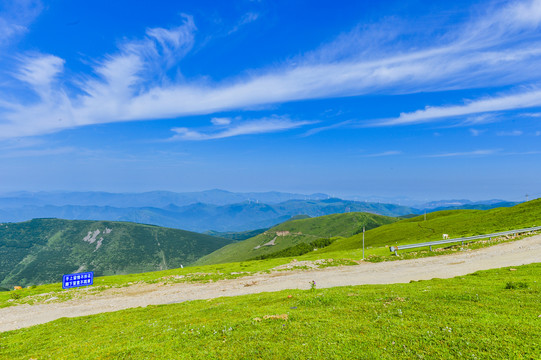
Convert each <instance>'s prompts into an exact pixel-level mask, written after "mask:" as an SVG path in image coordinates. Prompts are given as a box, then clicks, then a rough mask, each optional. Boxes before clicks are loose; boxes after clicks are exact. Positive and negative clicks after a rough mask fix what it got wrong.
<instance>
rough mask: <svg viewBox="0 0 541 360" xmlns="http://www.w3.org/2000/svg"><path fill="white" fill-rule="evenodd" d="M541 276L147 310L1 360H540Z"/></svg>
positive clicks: (26, 344)
mask: <svg viewBox="0 0 541 360" xmlns="http://www.w3.org/2000/svg"><path fill="white" fill-rule="evenodd" d="M540 281H541V264H532V265H527V266H520V267H517V268H516V270H514V271H511V269H509V268H502V269H495V270H489V271H480V272H476V273H473V274H470V275H467V276H461V277H457V278H453V279H445V280H443V279H433V280H428V281H419V282H412V283H409V284H394V285H364V286H354V287H339V288H331V289H317V284H316V287H315V288H314V289H312V290H304V291H302V290H287V291H281V292H276V293H262V294H256V295H249V296H239V297H230V298H217V299H212V300H202V301H191V302H186V303H181V304H172V305H161V306H148V307H146V308H136V309H130V310H124V311H118V312H114V313H103V314H99V315H94V316H87V317H80V318H62V319H59V320H56V321H53V322H51V323H48V324H43V325H38V326H34V327H31V328H27V329H21V330H16V331H9V332H4V333H2V334H0V344H1V345H0V358H2V359H30V358H32V359H78V358H84V359H226V358H234V359H310V358H314V359H315V358H317V359H357V358H359V359H456V358H461V359H538V358H539V357H540V356H541V350H540V348H539V338H541V284H540Z"/></svg>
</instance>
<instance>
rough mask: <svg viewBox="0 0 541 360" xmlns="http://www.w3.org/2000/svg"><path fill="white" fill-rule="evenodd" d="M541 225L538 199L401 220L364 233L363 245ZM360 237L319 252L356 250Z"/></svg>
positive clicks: (540, 207)
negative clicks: (487, 208)
mask: <svg viewBox="0 0 541 360" xmlns="http://www.w3.org/2000/svg"><path fill="white" fill-rule="evenodd" d="M536 225H537V226H539V225H541V199H537V200H533V201H529V202H527V203H522V204H519V205H516V206H513V207H510V208H496V209H491V210H447V211H439V212H435V213H430V214H427V220H426V221H424V216H423V215H421V216H417V217H415V218H411V219H405V220H401V221H399V222H395V223H393V224H390V225H386V226H381V227H379V228H376V229H372V230H370V231H367V232H366V236H365V244H366V246H372V247H373V246H383V245H394V244H409V243H417V242H424V241H432V240H441V239H442V234H449V236H450V237H451V238H455V237H463V236H470V235H479V234H487V233H491V232H497V231H505V230H510V229H518V228H522V227H531V226H536ZM361 247H362V235H354V236H352V237H350V238H347V239H340V240H337V241H336V242H334V243H333V244H332V245H330V246H328V247H326V248H325V249H321V252H322V253H329V252H334V251H344V250H352V249H358V248H361Z"/></svg>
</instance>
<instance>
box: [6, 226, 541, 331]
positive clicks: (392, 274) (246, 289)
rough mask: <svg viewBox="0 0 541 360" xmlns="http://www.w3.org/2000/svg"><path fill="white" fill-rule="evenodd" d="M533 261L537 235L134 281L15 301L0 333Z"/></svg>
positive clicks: (540, 252) (538, 248) (538, 256)
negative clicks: (239, 273)
mask: <svg viewBox="0 0 541 360" xmlns="http://www.w3.org/2000/svg"><path fill="white" fill-rule="evenodd" d="M536 262H541V235H536V236H532V237H529V238H525V239H522V240H518V241H514V242H509V243H504V244H500V245H495V246H491V247H488V248H483V249H478V250H473V251H465V252H457V253H456V254H452V255H445V256H436V257H429V258H421V259H414V260H401V261H388V262H382V263H362V264H360V265H356V266H342V267H330V268H324V269H315V270H304V271H281V272H273V273H271V274H260V275H254V276H249V277H243V278H238V279H234V280H220V281H217V282H214V283H206V284H197V283H196V284H193V283H178V284H172V285H157V284H138V285H133V286H130V287H125V288H117V289H109V290H106V291H103V292H101V293H98V294H95V295H88V296H86V297H85V298H83V299H78V300H70V301H66V302H62V303H49V304H37V305H18V306H12V307H8V308H3V309H0V332H2V331H8V330H14V329H19V328H24V327H29V326H33V325H37V324H43V323H46V322H49V321H52V320H56V319H59V318H61V317H76V316H84V315H92V314H98V313H102V312H109V311H117V310H122V309H127V308H133V307H139V306H143V307H144V306H147V305H159V304H171V303H178V302H183V301H189V300H197V299H210V298H216V297H221V296H238V295H246V294H254V293H260V292H269V291H279V290H284V289H308V288H309V287H310V284H309V282H310V281H312V280H315V281H316V283H317V287H318V288H328V287H335V286H346V285H364V284H392V283H406V282H409V281H411V280H429V279H432V278H451V277H455V276H460V275H466V274H469V273H472V272H475V271H478V270H487V269H493V268H499V267H505V266H519V265H524V264H531V263H536Z"/></svg>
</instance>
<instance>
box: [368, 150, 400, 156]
mask: <svg viewBox="0 0 541 360" xmlns="http://www.w3.org/2000/svg"><path fill="white" fill-rule="evenodd" d="M401 154H402V151H396V150H389V151H384V152H380V153H376V154H368V155H364V157H383V156H394V155H401Z"/></svg>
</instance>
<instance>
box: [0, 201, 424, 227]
mask: <svg viewBox="0 0 541 360" xmlns="http://www.w3.org/2000/svg"><path fill="white" fill-rule="evenodd" d="M354 211H363V212H370V213H374V214H379V215H386V216H399V215H406V214H410V213H412V212H415V209H411V208H408V207H404V206H398V205H393V204H379V203H376V204H373V203H364V202H355V201H348V200H341V199H336V198H331V199H324V200H289V201H285V202H282V203H278V204H264V203H261V202H259V203H258V202H253V201H245V202H242V203H237V204H228V205H212V204H203V203H195V204H190V205H186V206H177V205H168V206H165V207H163V208H158V207H126V208H125V207H112V206H79V205H64V206H52V205H47V206H23V207H20V208H11V209H4V211H3V213H0V216H1V217H0V221H4V222H7V221H9V222H18V221H25V220H30V219H33V218H43V217H55V218H62V219H70V220H108V221H130V222H136V223H142V224H153V225H159V226H166V227H172V228H177V229H186V230H190V231H199V232H202V231H207V230H214V231H245V230H252V229H262V228H268V227H271V226H274V225H276V224H279V223H281V222H284V221H286V220H288V219H290V218H291V217H293V216H297V215H308V216H312V217H313V216H322V215H330V214H336V213H347V212H354Z"/></svg>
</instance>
